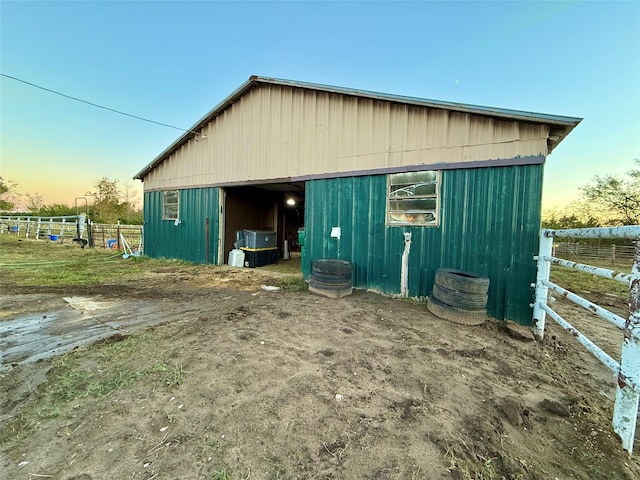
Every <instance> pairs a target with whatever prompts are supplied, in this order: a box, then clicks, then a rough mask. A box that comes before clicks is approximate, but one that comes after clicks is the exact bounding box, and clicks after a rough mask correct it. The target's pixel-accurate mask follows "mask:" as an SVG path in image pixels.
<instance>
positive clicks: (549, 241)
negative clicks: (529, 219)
mask: <svg viewBox="0 0 640 480" xmlns="http://www.w3.org/2000/svg"><path fill="white" fill-rule="evenodd" d="M547 232H549V235H548V236H547V235H546V233H547ZM552 251H553V235H551V231H550V230H540V247H539V249H538V256H537V257H535V260H537V262H538V274H537V275H536V283H535V284H532V285H531V286H532V287H535V289H536V293H535V299H534V301H533V302H534V303H533V334H534V335H535V337H536V338H537V339H538V340H542V339H543V337H544V322H545V318H546V315H547V314H546V312H545V311H544V310H543V309H542V308H541V307H540V305H546V304H547V295H548V293H549V288H548V287H547V286H546V285H545V284H544V283H543V280H544V281H548V280H549V272H550V271H551V262H550V261H548V260H545V257H550V256H551V253H552Z"/></svg>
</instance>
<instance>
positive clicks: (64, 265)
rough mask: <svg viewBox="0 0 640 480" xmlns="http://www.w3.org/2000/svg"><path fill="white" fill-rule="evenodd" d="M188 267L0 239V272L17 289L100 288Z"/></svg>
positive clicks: (5, 237) (39, 242)
mask: <svg viewBox="0 0 640 480" xmlns="http://www.w3.org/2000/svg"><path fill="white" fill-rule="evenodd" d="M176 265H185V266H186V265H191V264H190V263H189V262H184V261H175V260H160V259H152V258H148V257H129V258H127V259H123V258H122V254H121V253H115V254H114V253H113V251H111V250H105V249H102V248H85V249H81V248H79V247H77V246H72V245H63V244H52V243H49V242H46V241H43V240H29V239H17V238H16V237H14V236H10V235H0V268H2V271H3V276H5V279H6V280H7V281H8V282H7V283H9V282H10V283H12V284H14V285H16V286H47V287H55V286H71V285H82V286H87V285H100V284H103V283H114V282H118V281H122V280H126V279H129V278H138V277H139V276H140V273H142V272H145V271H149V270H152V269H154V268H160V269H162V268H165V267H169V268H171V267H175V266H176Z"/></svg>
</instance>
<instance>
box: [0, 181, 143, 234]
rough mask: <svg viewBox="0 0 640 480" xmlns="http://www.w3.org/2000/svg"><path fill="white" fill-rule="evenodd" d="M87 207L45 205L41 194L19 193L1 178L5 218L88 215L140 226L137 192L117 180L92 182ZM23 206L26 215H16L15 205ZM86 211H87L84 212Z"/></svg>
mask: <svg viewBox="0 0 640 480" xmlns="http://www.w3.org/2000/svg"><path fill="white" fill-rule="evenodd" d="M84 196H85V198H87V204H88V208H87V209H85V205H84V202H83V203H81V204H79V205H78V209H77V210H76V206H75V205H65V204H62V203H52V204H46V203H45V201H44V199H43V198H42V195H40V194H39V193H35V194H30V193H26V194H20V193H18V191H17V184H16V183H15V182H12V181H10V180H6V179H4V178H3V177H0V211H3V212H4V213H5V215H17V214H21V215H25V213H26V214H28V215H32V216H38V217H57V216H66V215H76V214H77V213H88V215H89V218H90V219H91V220H92V221H93V222H95V223H117V222H118V221H120V222H121V223H125V224H130V225H140V224H142V210H141V209H140V208H139V207H138V206H137V200H138V199H137V192H136V191H135V190H134V188H133V187H132V186H131V185H121V184H120V182H119V181H118V180H115V179H114V180H110V179H108V178H107V177H103V178H101V179H99V180H97V181H96V182H95V184H94V185H93V188H92V190H91V191H89V192H87V193H86V194H85V195H84ZM19 202H20V203H23V204H24V205H25V207H26V212H24V211H22V212H16V211H15V209H16V206H17V204H18V203H19ZM87 210H88V212H87Z"/></svg>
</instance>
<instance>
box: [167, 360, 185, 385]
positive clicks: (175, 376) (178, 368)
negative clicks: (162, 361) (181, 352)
mask: <svg viewBox="0 0 640 480" xmlns="http://www.w3.org/2000/svg"><path fill="white" fill-rule="evenodd" d="M166 371H167V374H166V375H165V377H164V382H165V383H166V384H167V385H169V386H175V385H180V384H182V383H183V382H184V375H185V373H186V372H185V371H184V369H183V368H182V364H179V363H175V364H174V366H173V367H172V368H170V369H169V368H167V369H166Z"/></svg>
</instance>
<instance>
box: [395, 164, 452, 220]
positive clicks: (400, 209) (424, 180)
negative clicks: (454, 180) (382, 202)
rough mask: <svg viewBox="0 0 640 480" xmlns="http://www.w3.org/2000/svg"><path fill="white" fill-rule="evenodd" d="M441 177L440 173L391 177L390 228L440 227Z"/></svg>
mask: <svg viewBox="0 0 640 480" xmlns="http://www.w3.org/2000/svg"><path fill="white" fill-rule="evenodd" d="M439 191H440V174H439V173H438V172H437V171H424V172H408V173H396V174H394V175H389V190H388V192H389V194H388V196H387V225H389V226H394V225H411V226H431V227H435V226H437V225H438V221H439V219H438V204H439V199H438V195H439Z"/></svg>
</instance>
